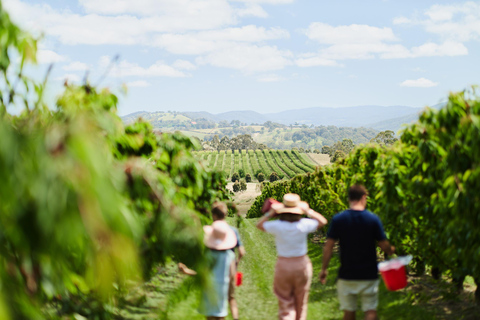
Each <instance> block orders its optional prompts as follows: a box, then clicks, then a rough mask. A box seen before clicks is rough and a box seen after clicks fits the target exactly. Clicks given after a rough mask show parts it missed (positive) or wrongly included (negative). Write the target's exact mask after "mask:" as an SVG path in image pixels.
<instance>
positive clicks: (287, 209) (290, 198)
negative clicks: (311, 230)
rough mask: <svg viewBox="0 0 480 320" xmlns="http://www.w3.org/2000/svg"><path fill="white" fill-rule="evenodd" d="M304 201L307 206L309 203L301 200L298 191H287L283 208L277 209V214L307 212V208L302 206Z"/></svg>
mask: <svg viewBox="0 0 480 320" xmlns="http://www.w3.org/2000/svg"><path fill="white" fill-rule="evenodd" d="M301 203H303V204H304V205H305V206H306V207H307V208H308V204H307V203H306V202H305V201H300V196H299V195H298V194H296V193H287V194H285V195H284V196H283V205H284V207H283V208H280V209H276V210H275V212H276V213H277V214H282V213H293V214H305V209H303V208H302V207H300V204H301Z"/></svg>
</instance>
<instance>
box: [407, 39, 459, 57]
mask: <svg viewBox="0 0 480 320" xmlns="http://www.w3.org/2000/svg"><path fill="white" fill-rule="evenodd" d="M411 51H412V54H413V56H414V57H434V56H450V57H452V56H463V55H467V54H468V49H467V47H465V46H464V45H463V44H462V43H459V42H453V41H446V42H445V43H443V44H441V45H438V44H436V43H431V42H429V43H425V44H423V45H421V46H419V47H414V48H412V50H411Z"/></svg>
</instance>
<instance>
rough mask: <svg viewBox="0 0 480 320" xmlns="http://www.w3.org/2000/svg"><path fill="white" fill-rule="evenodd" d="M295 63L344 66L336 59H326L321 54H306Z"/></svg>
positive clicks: (312, 65)
mask: <svg viewBox="0 0 480 320" xmlns="http://www.w3.org/2000/svg"><path fill="white" fill-rule="evenodd" d="M295 64H296V65H297V66H299V67H318V66H322V67H340V66H342V65H341V64H339V63H338V62H337V61H335V60H330V59H325V58H322V57H319V56H315V55H313V56H305V57H302V58H298V59H296V60H295Z"/></svg>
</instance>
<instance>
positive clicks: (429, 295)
mask: <svg viewBox="0 0 480 320" xmlns="http://www.w3.org/2000/svg"><path fill="white" fill-rule="evenodd" d="M475 289H476V286H475V285H472V284H468V283H464V289H463V290H460V291H459V290H457V289H456V288H455V286H454V285H453V284H452V283H451V281H450V279H448V278H443V279H441V280H434V279H433V278H432V277H431V276H429V275H424V276H415V275H409V276H408V286H407V288H406V290H407V291H408V292H409V295H410V296H411V298H412V303H414V304H419V305H423V306H425V307H426V308H427V309H429V310H430V311H432V312H433V313H434V314H435V317H436V318H437V319H441V320H456V319H463V320H478V319H480V306H478V305H476V304H475V301H474V300H475V298H474V292H475Z"/></svg>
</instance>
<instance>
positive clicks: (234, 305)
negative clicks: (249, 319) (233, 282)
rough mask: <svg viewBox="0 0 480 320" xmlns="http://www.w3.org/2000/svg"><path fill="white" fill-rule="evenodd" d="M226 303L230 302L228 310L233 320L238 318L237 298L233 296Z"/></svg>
mask: <svg viewBox="0 0 480 320" xmlns="http://www.w3.org/2000/svg"><path fill="white" fill-rule="evenodd" d="M228 303H229V304H230V311H231V312H232V318H233V320H238V306H237V300H235V298H233V299H230V300H228Z"/></svg>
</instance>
